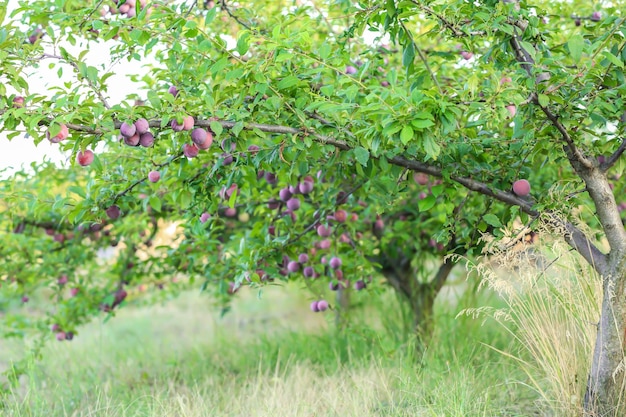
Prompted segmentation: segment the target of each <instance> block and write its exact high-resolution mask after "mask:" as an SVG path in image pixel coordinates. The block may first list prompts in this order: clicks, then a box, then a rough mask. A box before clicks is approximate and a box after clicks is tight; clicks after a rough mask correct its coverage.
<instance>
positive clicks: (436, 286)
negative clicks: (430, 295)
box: [430, 256, 456, 294]
mask: <svg viewBox="0 0 626 417" xmlns="http://www.w3.org/2000/svg"><path fill="white" fill-rule="evenodd" d="M455 265H456V262H454V260H453V257H451V256H446V257H445V258H444V260H443V263H442V264H441V265H440V266H439V269H438V270H437V273H436V274H435V278H433V280H432V281H431V282H430V285H431V286H432V288H433V291H434V292H435V294H438V293H439V291H441V288H443V285H444V284H445V283H446V280H447V279H448V277H449V276H450V272H452V269H453V268H454V266H455Z"/></svg>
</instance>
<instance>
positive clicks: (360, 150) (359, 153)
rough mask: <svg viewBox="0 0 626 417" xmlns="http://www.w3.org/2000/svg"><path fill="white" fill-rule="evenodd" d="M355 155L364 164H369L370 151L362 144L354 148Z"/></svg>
mask: <svg viewBox="0 0 626 417" xmlns="http://www.w3.org/2000/svg"><path fill="white" fill-rule="evenodd" d="M354 157H355V158H356V160H357V161H358V162H359V163H360V164H361V165H363V166H367V161H369V159H370V152H369V151H368V150H367V149H365V148H364V147H362V146H357V147H356V148H354Z"/></svg>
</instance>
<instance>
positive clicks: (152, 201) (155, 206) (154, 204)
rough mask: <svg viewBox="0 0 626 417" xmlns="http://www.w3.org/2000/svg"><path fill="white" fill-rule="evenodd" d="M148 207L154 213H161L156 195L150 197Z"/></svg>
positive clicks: (159, 200) (159, 202) (159, 201)
mask: <svg viewBox="0 0 626 417" xmlns="http://www.w3.org/2000/svg"><path fill="white" fill-rule="evenodd" d="M150 207H152V208H153V209H154V211H156V212H159V213H160V212H161V199H160V198H159V197H157V196H156V195H153V196H152V197H150Z"/></svg>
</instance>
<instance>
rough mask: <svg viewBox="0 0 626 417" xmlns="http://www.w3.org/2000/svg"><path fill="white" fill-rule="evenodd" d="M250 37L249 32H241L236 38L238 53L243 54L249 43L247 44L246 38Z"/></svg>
mask: <svg viewBox="0 0 626 417" xmlns="http://www.w3.org/2000/svg"><path fill="white" fill-rule="evenodd" d="M249 38H250V33H248V32H243V33H242V34H241V36H239V39H237V52H238V53H239V55H245V54H246V52H248V48H249V47H250V45H249V44H248V39H249Z"/></svg>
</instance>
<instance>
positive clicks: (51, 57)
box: [40, 54, 111, 110]
mask: <svg viewBox="0 0 626 417" xmlns="http://www.w3.org/2000/svg"><path fill="white" fill-rule="evenodd" d="M46 58H50V59H58V60H59V61H62V62H66V63H67V64H69V65H71V66H72V67H74V69H75V70H76V71H77V72H78V74H80V69H79V68H78V64H77V63H76V62H74V61H72V60H69V59H67V58H63V57H62V56H59V55H51V54H43V55H42V56H41V58H40V59H46ZM83 79H85V80H86V81H87V84H89V87H90V88H91V89H92V90H93V92H94V93H96V95H97V96H98V98H99V99H100V101H101V102H102V104H103V105H104V107H105V108H106V109H107V110H110V109H111V106H109V103H108V102H107V100H106V98H104V96H103V95H102V92H101V91H100V89H99V88H97V87H96V86H95V85H94V84H93V83H92V82H91V80H90V79H89V77H87V76H85V77H83Z"/></svg>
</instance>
